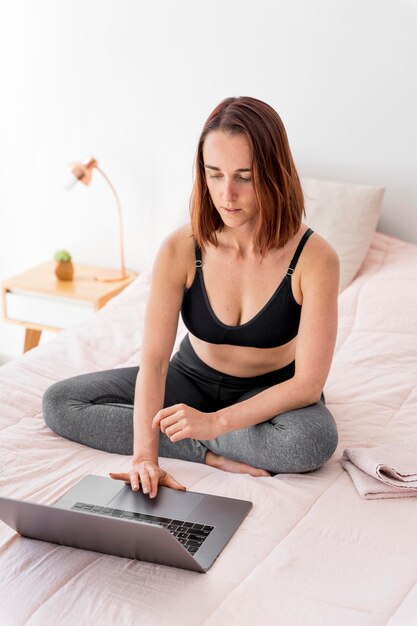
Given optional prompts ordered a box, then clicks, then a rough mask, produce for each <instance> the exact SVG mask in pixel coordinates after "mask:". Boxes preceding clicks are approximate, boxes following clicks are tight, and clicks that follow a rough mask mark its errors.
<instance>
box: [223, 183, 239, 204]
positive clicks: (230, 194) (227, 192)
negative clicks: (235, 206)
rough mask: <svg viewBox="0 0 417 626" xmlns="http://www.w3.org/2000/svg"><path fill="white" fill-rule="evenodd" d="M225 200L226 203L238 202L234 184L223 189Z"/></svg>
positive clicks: (228, 184)
mask: <svg viewBox="0 0 417 626" xmlns="http://www.w3.org/2000/svg"><path fill="white" fill-rule="evenodd" d="M223 200H224V201H225V202H233V201H234V200H237V193H236V190H235V189H234V187H233V184H232V183H227V182H226V183H225V185H224V189H223Z"/></svg>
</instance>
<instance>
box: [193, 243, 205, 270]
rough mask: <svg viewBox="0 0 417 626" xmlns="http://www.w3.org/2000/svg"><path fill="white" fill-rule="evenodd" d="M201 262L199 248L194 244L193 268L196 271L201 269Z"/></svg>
mask: <svg viewBox="0 0 417 626" xmlns="http://www.w3.org/2000/svg"><path fill="white" fill-rule="evenodd" d="M202 265H203V261H202V260H201V248H200V246H199V245H198V243H197V242H195V266H196V268H197V269H198V270H200V269H201V266H202Z"/></svg>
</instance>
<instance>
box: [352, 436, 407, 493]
mask: <svg viewBox="0 0 417 626" xmlns="http://www.w3.org/2000/svg"><path fill="white" fill-rule="evenodd" d="M340 463H341V465H342V467H343V468H344V469H345V470H346V471H347V472H348V474H349V475H350V477H351V479H352V480H353V482H354V484H355V487H356V489H357V490H358V492H359V493H360V495H361V496H362V498H367V499H375V498H405V497H408V496H417V440H415V439H414V440H411V441H398V442H396V443H390V444H385V445H383V446H376V447H373V448H346V450H344V451H343V456H342V460H341V461H340Z"/></svg>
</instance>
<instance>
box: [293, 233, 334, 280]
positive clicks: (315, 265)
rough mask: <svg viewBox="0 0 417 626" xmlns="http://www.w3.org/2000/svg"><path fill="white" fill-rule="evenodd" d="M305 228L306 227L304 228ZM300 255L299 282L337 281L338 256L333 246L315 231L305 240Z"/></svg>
mask: <svg viewBox="0 0 417 626" xmlns="http://www.w3.org/2000/svg"><path fill="white" fill-rule="evenodd" d="M306 230H307V229H306ZM307 242H308V245H306V246H305V249H304V250H303V254H302V255H301V257H300V261H301V263H300V265H301V267H300V276H301V282H302V283H303V284H304V285H306V284H308V283H309V282H311V283H315V284H317V283H318V282H320V281H321V280H331V281H332V282H335V283H337V282H338V280H339V274H340V262H339V256H338V254H337V252H336V250H335V249H334V248H333V246H332V245H331V244H330V243H329V242H328V241H327V240H326V239H325V238H324V237H322V236H321V235H319V234H318V233H317V232H316V231H313V234H312V235H311V236H310V237H309V238H308V240H307Z"/></svg>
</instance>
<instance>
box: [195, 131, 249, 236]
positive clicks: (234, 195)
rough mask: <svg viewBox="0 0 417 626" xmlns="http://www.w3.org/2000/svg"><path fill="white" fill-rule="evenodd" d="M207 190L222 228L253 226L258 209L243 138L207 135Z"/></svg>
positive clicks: (246, 147)
mask: <svg viewBox="0 0 417 626" xmlns="http://www.w3.org/2000/svg"><path fill="white" fill-rule="evenodd" d="M203 162H204V170H205V175H206V181H207V187H208V190H209V193H210V196H211V199H212V201H213V204H214V206H215V208H216V209H217V211H218V212H219V214H220V217H221V218H222V220H223V222H224V224H225V225H227V226H230V227H236V226H241V225H243V224H248V223H252V222H253V225H254V224H255V223H256V220H257V216H258V209H257V205H256V198H255V191H254V188H253V182H252V175H251V171H252V153H251V149H250V145H249V141H248V139H247V138H246V136H245V135H244V134H234V135H231V134H229V133H226V132H224V131H220V130H214V131H211V132H210V133H209V134H208V135H207V136H206V139H205V141H204V145H203Z"/></svg>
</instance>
